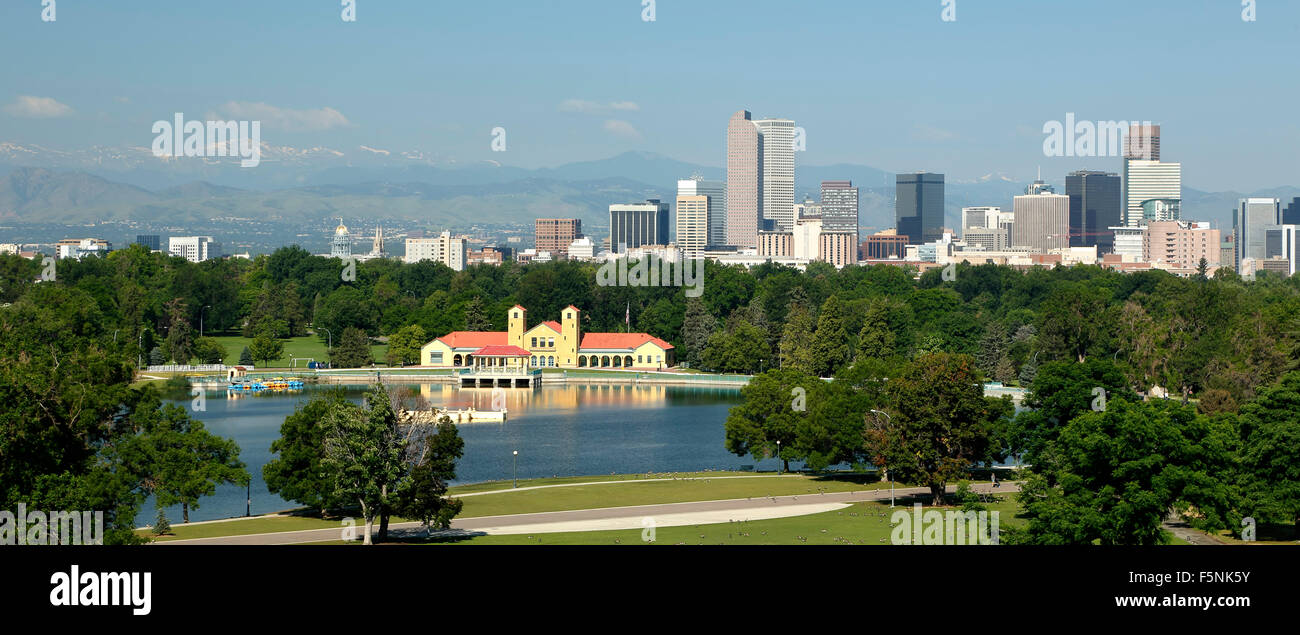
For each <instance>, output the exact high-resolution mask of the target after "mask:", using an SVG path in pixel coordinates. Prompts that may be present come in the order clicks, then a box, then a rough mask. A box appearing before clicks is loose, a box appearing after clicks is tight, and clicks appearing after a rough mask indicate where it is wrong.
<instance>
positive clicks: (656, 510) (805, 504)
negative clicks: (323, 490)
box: [155, 477, 1020, 545]
mask: <svg viewBox="0 0 1300 635" xmlns="http://www.w3.org/2000/svg"><path fill="white" fill-rule="evenodd" d="M739 478H752V477H739ZM610 482H611V483H619V482H645V481H644V480H642V481H610ZM566 485H567V484H566ZM539 487H549V486H539ZM521 489H522V488H521ZM955 489H956V488H955V486H954V487H949V488H948V491H949V492H952V491H955ZM971 489H972V490H973V491H976V492H980V493H994V492H997V493H1011V492H1017V491H1020V488H1019V487H1018V486H1017V484H1016V483H1011V482H1008V483H1003V484H1002V486H1001V487H997V488H994V487H993V486H992V485H991V484H988V483H982V484H978V485H974V486H972V487H971ZM504 491H517V490H504ZM483 493H486V492H483ZM929 493H930V490H929V488H925V487H910V488H898V489H897V490H895V491H894V495H895V496H896V497H898V498H904V497H906V496H913V495H918V494H919V495H928V494H929ZM889 497H890V491H889V490H888V489H881V490H862V491H857V492H832V493H821V494H799V495H793V496H775V497H757V498H736V499H728V500H712V501H695V502H689V503H663V504H655V505H633V506H628V507H602V508H599V509H578V510H571V511H555V512H538V513H532V514H510V515H504V516H481V517H478V518H457V519H455V520H453V521H452V523H451V530H450V533H453V534H454V533H459V534H479V533H482V534H536V533H554V532H562V531H563V532H567V531H601V530H609V529H640V528H642V527H643V524H642V523H643V519H645V518H652V519H654V526H656V527H675V526H683V525H700V524H714V523H724V522H730V521H747V520H762V519H770V518H784V517H789V516H803V515H806V514H816V513H820V512H825V511H831V510H835V509H840V508H843V507H846V506H848V505H849V504H851V503H858V502H865V501H881V500H889ZM356 529H357V531H358V532H360V531H363V530H364V529H363V528H362V527H357V528H356ZM389 531H390V532H393V533H399V534H416V535H420V534H422V533H423V528H422V526H421V525H420V523H393V524H390V525H389ZM342 537H343V536H342V529H341V528H339V529H308V530H301V531H284V532H276V533H266V534H250V535H245V536H218V537H213V538H193V539H188V540H169V541H166V542H159V543H155V544H157V545H290V544H302V543H312V542H328V541H334V540H341V539H342Z"/></svg>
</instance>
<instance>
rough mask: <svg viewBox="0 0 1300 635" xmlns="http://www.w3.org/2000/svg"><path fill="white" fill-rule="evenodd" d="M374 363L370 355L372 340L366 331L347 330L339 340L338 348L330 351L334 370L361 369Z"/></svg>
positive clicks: (331, 364)
mask: <svg viewBox="0 0 1300 635" xmlns="http://www.w3.org/2000/svg"><path fill="white" fill-rule="evenodd" d="M373 363H374V357H373V356H371V354H370V338H369V337H367V336H366V333H365V331H362V330H361V329H358V328H351V327H349V328H347V329H344V331H343V336H342V337H340V338H339V343H338V346H335V347H334V350H332V351H330V366H332V367H334V368H361V367H362V366H369V365H370V364H373Z"/></svg>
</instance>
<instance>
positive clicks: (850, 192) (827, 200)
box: [822, 181, 858, 244]
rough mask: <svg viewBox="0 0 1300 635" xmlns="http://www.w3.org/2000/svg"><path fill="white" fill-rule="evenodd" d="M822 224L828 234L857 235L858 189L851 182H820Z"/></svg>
mask: <svg viewBox="0 0 1300 635" xmlns="http://www.w3.org/2000/svg"><path fill="white" fill-rule="evenodd" d="M822 224H823V226H824V227H823V229H824V230H825V231H828V232H853V233H854V234H855V235H856V234H857V233H858V188H856V187H853V181H822ZM854 244H857V241H856V240H854Z"/></svg>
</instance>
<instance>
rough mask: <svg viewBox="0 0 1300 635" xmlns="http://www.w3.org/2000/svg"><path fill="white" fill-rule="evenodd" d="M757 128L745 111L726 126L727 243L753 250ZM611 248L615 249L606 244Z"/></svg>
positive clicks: (758, 203) (758, 177)
mask: <svg viewBox="0 0 1300 635" xmlns="http://www.w3.org/2000/svg"><path fill="white" fill-rule="evenodd" d="M758 139H759V137H758V127H757V126H755V125H754V122H753V120H751V119H750V114H749V111H748V110H741V111H739V112H737V113H736V114H734V115H732V116H731V120H730V121H729V122H728V123H727V228H726V232H727V233H726V236H727V240H726V242H727V244H728V245H734V246H736V247H757V246H758V230H759V226H760V225H761V223H759V218H760V216H761V214H762V211H763V208H762V206H763V190H762V185H761V184H762V173H761V165H760V162H759V160H760V159H759V157H760V155H759V141H758ZM610 245H611V247H615V246H617V245H616V243H614V242H613V241H610Z"/></svg>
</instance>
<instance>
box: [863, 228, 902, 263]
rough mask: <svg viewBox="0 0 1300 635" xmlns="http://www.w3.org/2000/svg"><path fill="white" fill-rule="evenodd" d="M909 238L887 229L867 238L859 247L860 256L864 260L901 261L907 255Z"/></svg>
mask: <svg viewBox="0 0 1300 635" xmlns="http://www.w3.org/2000/svg"><path fill="white" fill-rule="evenodd" d="M907 242H908V241H907V236H902V235H900V234H899V233H898V231H897V230H894V229H886V230H885V231H882V232H878V233H875V234H872V235H870V236H867V238H866V240H863V241H862V244H861V246H859V247H858V255H859V257H860V258H862V259H863V260H886V259H890V258H895V259H901V258H903V257H904V256H906V255H907Z"/></svg>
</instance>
